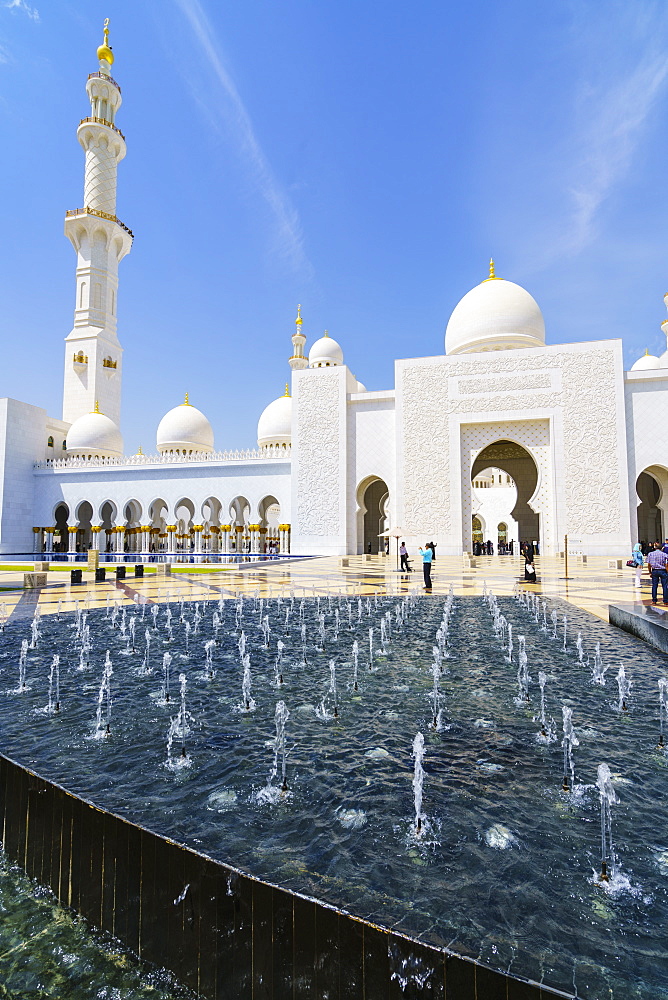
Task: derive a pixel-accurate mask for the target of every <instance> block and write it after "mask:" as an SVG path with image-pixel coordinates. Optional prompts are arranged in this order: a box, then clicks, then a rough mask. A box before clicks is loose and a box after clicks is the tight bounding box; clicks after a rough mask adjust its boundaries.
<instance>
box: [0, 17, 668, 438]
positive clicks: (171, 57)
mask: <svg viewBox="0 0 668 1000" xmlns="http://www.w3.org/2000/svg"><path fill="white" fill-rule="evenodd" d="M107 16H108V17H110V18H111V26H110V27H111V34H110V41H111V44H112V46H113V49H114V54H115V57H116V61H115V63H114V67H113V73H114V76H115V78H116V79H117V80H118V82H119V83H120V85H121V87H122V90H123V106H122V108H121V110H120V112H119V115H118V119H117V121H118V125H119V127H120V128H121V129H122V131H123V132H124V133H125V135H126V138H127V143H128V154H127V157H126V159H125V160H124V161H123V162H122V163H121V165H120V168H119V187H118V207H117V211H118V216H119V218H121V219H122V220H123V221H124V222H125V223H126V224H127V225H128V226H129V227H130V228H131V229H132V230H133V231H134V232H135V236H136V239H135V244H134V247H133V250H132V253H131V254H130V255H129V257H127V258H126V259H125V260H124V261H123V262H122V263H121V266H120V288H119V305H118V312H119V338H120V340H121V343H122V345H123V347H124V348H125V355H124V390H123V414H124V415H123V428H122V429H123V432H124V435H125V443H126V451H127V452H129V453H131V452H134V451H136V449H137V447H138V446H139V445H140V444H141V445H142V447H143V449H144V451H145V452H148V451H152V450H154V448H155V429H156V427H157V424H158V422H159V420H160V418H161V417H162V415H163V414H164V413H165V412H166V411H167V410H168V409H170V408H171V407H172V406H174V405H176V404H177V403H180V402H181V401H182V400H183V394H184V393H185V392H186V391H188V392H189V393H190V400H191V402H192V403H194V404H195V405H196V406H198V407H199V408H200V409H202V410H203V412H204V413H206V415H207V416H208V417H209V419H210V420H211V423H212V424H213V428H214V432H215V439H216V447H218V448H227V447H249V446H253V445H254V444H255V434H256V425H257V419H258V417H259V414H260V412H261V411H262V409H263V407H264V406H265V405H266V404H267V403H269V402H270V401H271V400H272V399H274V398H275V397H276V396H279V395H282V391H283V386H284V384H285V381H286V379H287V378H288V377H289V368H288V366H287V358H288V356H289V354H290V353H291V343H290V336H291V334H292V332H293V330H294V323H293V321H294V317H295V313H296V306H297V303H298V302H301V303H302V315H303V317H304V332H305V333H307V335H308V338H309V340H308V343H311V342H312V341H313V340H314V339H316V338H317V337H319V336H321V335H322V332H323V330H324V329H325V328H327V329H328V330H329V332H330V334H331V335H332V336H334V337H336V338H337V340H339V342H340V343H341V345H342V347H343V350H344V353H345V359H346V362H347V363H348V364H349V365H350V367H351V368H352V370H353V372H354V373H355V375H356V376H357V377H358V378H359V379H360V380H361V381H363V382H364V383H365V385H366V386H367V388H369V389H381V388H387V387H391V386H392V384H393V361H394V359H395V358H401V357H416V356H421V355H433V354H439V353H442V351H443V334H444V329H445V325H446V323H447V320H448V317H449V315H450V313H451V311H452V309H453V308H454V306H455V305H456V303H457V301H458V300H459V299H460V298H461V296H462V295H464V294H465V293H466V292H467V291H468V290H469V289H470V288H471V287H472V286H473V285H475V284H477V283H478V282H479V281H480V280H482V278H484V277H485V276H486V273H487V261H488V259H489V257H490V255H493V256H494V258H495V260H496V263H497V274H498V275H500V276H501V277H505V278H509V279H511V280H514V281H517V282H519V283H520V284H522V285H524V286H525V287H526V288H527V289H528V290H529V291H530V292H531V293H532V295H533V296H534V297H535V298H536V300H537V301H538V303H539V305H540V306H541V309H542V310H543V314H544V316H545V322H546V328H547V341H548V343H564V342H570V341H578V340H596V339H602V338H608V337H621V338H622V339H623V341H624V356H625V361H626V364H627V366H629V367H630V365H631V364H632V363H633V361H634V360H635V359H636V358H637V357H638V356H639V355H640V354H642V353H643V352H644V350H645V347H648V348H649V349H650V351H651V352H653V353H660V352H661V351H663V350H665V347H666V342H665V337H664V335H663V334H662V333H661V330H660V324H661V322H662V321H663V320H664V318H666V311H665V307H664V305H663V301H662V296H663V294H664V292H665V291H666V290H668V273H666V272H667V270H668V268H667V259H666V245H667V243H668V207H667V203H666V202H667V199H666V196H665V176H666V143H665V139H664V136H665V131H666V109H667V104H668V8H667V7H666V4H665V2H659V3H656V2H649V0H648V2H644V0H634V2H633V3H629V2H628V0H625V2H616V0H608V2H606V3H601V2H600V0H595V2H589V0H577V2H572V3H571V2H568V0H562V2H560V3H558V4H553V3H548V2H546V0H540V2H537V0H507V2H506V3H504V4H503V5H501V4H498V3H496V2H491V0H479V2H470V3H453V2H449V0H439V2H435V0H422V2H420V0H412V2H411V3H408V2H398V0H386V2H385V3H382V4H381V3H378V2H376V0H337V2H336V3H331V2H326V0H318V2H316V0H283V2H282V3H280V4H278V3H276V2H275V0H257V2H256V0H250V2H246V3H229V4H222V3H220V2H214V0H141V2H138V0H106V2H104V3H103V2H98V0H88V2H87V3H86V4H81V3H80V2H78V0H0V130H1V132H0V134H1V136H2V143H1V147H0V148H2V150H3V155H2V156H1V157H0V192H1V194H0V201H1V212H2V215H1V217H2V223H3V235H4V240H3V244H4V245H3V251H4V252H3V254H2V267H1V268H0V302H1V304H2V305H1V308H0V335H1V338H2V366H1V368H0V395H9V396H13V397H15V398H18V399H23V400H25V401H27V402H32V403H36V404H39V405H44V406H46V407H47V409H48V410H49V412H50V413H51V414H53V415H55V416H59V415H60V412H61V400H62V366H63V351H64V347H63V338H64V337H65V336H66V335H67V333H68V332H69V330H70V328H71V324H72V311H73V308H74V266H75V259H74V253H73V251H72V249H71V247H70V245H69V243H68V241H67V240H66V239H65V237H64V236H63V234H62V223H63V217H64V213H65V210H66V209H68V208H76V207H78V206H79V205H80V204H81V201H82V189H83V153H82V151H81V148H80V146H79V144H78V142H77V140H76V127H77V124H78V122H79V119H80V118H82V117H84V116H85V115H86V114H87V113H88V109H89V105H88V104H87V98H86V92H85V82H86V76H87V74H88V73H89V72H92V71H94V70H96V69H97V65H96V58H95V50H96V47H97V45H98V44H99V43H100V42H101V40H102V22H103V19H104V18H105V17H107ZM307 346H308V344H307Z"/></svg>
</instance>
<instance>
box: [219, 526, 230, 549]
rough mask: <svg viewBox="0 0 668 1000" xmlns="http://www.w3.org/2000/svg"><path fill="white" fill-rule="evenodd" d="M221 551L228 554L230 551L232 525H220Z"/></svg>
mask: <svg viewBox="0 0 668 1000" xmlns="http://www.w3.org/2000/svg"><path fill="white" fill-rule="evenodd" d="M220 536H221V538H220V542H221V546H220V551H221V552H224V553H225V554H226V555H227V553H229V551H230V525H229V524H221V526H220Z"/></svg>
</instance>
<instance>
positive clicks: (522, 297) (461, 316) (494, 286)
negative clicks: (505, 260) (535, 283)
mask: <svg viewBox="0 0 668 1000" xmlns="http://www.w3.org/2000/svg"><path fill="white" fill-rule="evenodd" d="M544 346H545V322H544V320H543V314H542V313H541V311H540V309H539V308H538V303H537V302H536V300H535V299H534V298H533V296H531V295H529V293H528V292H527V291H526V289H524V288H522V287H521V285H516V284H515V283H514V282H513V281H505V280H504V279H503V278H497V277H496V276H495V275H494V266H493V264H492V265H491V269H490V277H489V278H486V279H485V281H483V282H481V283H480V284H479V285H476V287H475V288H472V289H471V291H470V292H467V293H466V295H465V296H464V298H463V299H460V301H459V302H458V303H457V305H456V306H455V308H454V310H453V313H452V316H451V317H450V320H449V322H448V326H447V328H446V331H445V353H446V354H472V353H477V352H478V351H508V350H512V349H514V348H519V347H544Z"/></svg>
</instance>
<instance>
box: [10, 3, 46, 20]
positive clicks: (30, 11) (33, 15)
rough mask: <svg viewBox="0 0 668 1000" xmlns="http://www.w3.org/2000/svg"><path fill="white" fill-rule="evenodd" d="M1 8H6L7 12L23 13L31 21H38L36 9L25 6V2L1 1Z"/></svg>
mask: <svg viewBox="0 0 668 1000" xmlns="http://www.w3.org/2000/svg"><path fill="white" fill-rule="evenodd" d="M2 6H3V7H6V8H7V10H16V11H19V10H20V11H23V13H24V14H27V15H28V17H29V18H30V20H31V21H39V11H38V10H37V8H36V7H31V6H30V5H29V4H27V3H26V2H25V0H3V4H2Z"/></svg>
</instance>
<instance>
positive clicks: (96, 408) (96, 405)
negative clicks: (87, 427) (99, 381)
mask: <svg viewBox="0 0 668 1000" xmlns="http://www.w3.org/2000/svg"><path fill="white" fill-rule="evenodd" d="M99 412H100V404H99V403H98V401H97V399H96V400H95V409H94V410H93V413H99Z"/></svg>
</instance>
